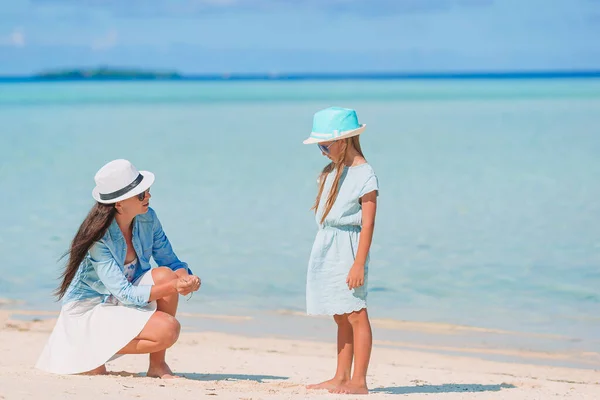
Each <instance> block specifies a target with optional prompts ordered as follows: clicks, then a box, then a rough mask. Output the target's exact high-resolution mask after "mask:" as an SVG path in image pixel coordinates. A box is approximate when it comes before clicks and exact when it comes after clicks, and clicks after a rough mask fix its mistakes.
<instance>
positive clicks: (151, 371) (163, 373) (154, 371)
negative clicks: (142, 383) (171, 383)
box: [146, 362, 179, 379]
mask: <svg viewBox="0 0 600 400" xmlns="http://www.w3.org/2000/svg"><path fill="white" fill-rule="evenodd" d="M146 376H148V377H150V378H160V379H174V378H179V377H178V376H176V375H174V374H173V371H171V368H169V366H168V365H167V363H166V362H163V363H161V364H157V365H151V366H150V368H148V372H147V373H146Z"/></svg>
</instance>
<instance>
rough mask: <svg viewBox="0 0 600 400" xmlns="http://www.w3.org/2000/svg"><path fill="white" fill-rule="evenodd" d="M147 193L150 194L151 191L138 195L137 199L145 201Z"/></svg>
mask: <svg viewBox="0 0 600 400" xmlns="http://www.w3.org/2000/svg"><path fill="white" fill-rule="evenodd" d="M146 193H150V189H148V190H144V191H143V192H142V193H140V194H138V195H137V198H138V200H139V201H144V199H145V198H146Z"/></svg>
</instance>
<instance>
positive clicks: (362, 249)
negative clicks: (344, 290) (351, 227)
mask: <svg viewBox="0 0 600 400" xmlns="http://www.w3.org/2000/svg"><path fill="white" fill-rule="evenodd" d="M360 200H361V203H362V229H361V231H360V237H359V239H358V251H357V252H356V257H355V258H354V265H352V268H351V269H350V272H349V273H348V278H346V283H347V284H348V289H350V290H352V289H354V288H357V287H360V286H362V285H363V284H364V283H365V264H366V262H367V256H368V255H369V249H370V248H371V242H372V240H373V231H374V229H375V214H376V212H377V190H373V191H372V192H369V193H366V194H365V195H364V196H363V197H361V198H360Z"/></svg>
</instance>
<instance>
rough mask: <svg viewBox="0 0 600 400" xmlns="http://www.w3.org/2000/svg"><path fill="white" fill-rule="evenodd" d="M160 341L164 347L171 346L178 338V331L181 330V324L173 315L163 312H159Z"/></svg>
mask: <svg viewBox="0 0 600 400" xmlns="http://www.w3.org/2000/svg"><path fill="white" fill-rule="evenodd" d="M158 315H159V318H160V325H161V326H160V333H159V336H160V341H161V342H163V344H164V345H165V346H166V347H171V346H173V345H174V344H175V342H177V340H178V339H179V333H180V332H181V324H180V323H179V321H177V319H176V318H175V317H173V316H172V315H169V314H167V313H164V312H160V314H158Z"/></svg>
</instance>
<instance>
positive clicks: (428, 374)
mask: <svg viewBox="0 0 600 400" xmlns="http://www.w3.org/2000/svg"><path fill="white" fill-rule="evenodd" d="M25 314H32V312H31V311H15V310H13V311H10V310H3V311H2V310H0V399H3V400H16V399H48V400H54V399H56V400H58V399H71V398H73V399H75V398H86V399H116V398H119V399H138V398H143V399H150V400H152V399H157V400H158V399H166V398H169V399H199V398H213V396H214V398H217V399H304V398H310V399H333V398H345V399H349V398H359V397H362V396H346V395H334V394H329V393H327V392H325V391H308V390H306V389H305V387H304V385H305V384H307V383H313V382H316V381H319V380H324V379H326V378H330V375H332V373H333V371H334V368H335V344H334V342H333V341H330V342H317V341H308V340H298V339H290V338H281V337H260V336H254V337H250V336H242V335H232V334H229V333H223V332H216V331H203V332H197V331H191V329H185V326H184V330H183V333H182V335H181V337H180V340H179V342H178V343H177V344H176V345H175V346H174V347H173V348H172V349H171V350H170V352H169V354H168V361H169V363H170V365H171V367H172V368H173V369H174V370H175V371H176V373H178V374H180V375H182V376H183V377H184V378H181V379H176V380H170V381H167V380H159V379H151V378H146V377H144V372H145V368H146V367H147V356H124V357H121V358H119V359H117V360H115V361H114V362H111V363H109V364H108V368H109V370H110V371H112V374H111V375H109V376H94V377H90V376H58V375H52V374H47V373H44V372H41V371H38V370H36V369H34V368H33V365H34V364H35V361H36V359H37V356H38V355H39V353H40V351H41V349H42V347H43V346H44V343H45V341H46V339H47V337H48V335H49V332H50V331H51V329H52V326H53V324H54V318H55V313H53V312H46V313H43V312H35V314H36V315H43V316H45V317H44V318H36V319H29V320H27V319H24V318H16V317H18V316H19V315H21V316H22V315H25ZM191 317H194V316H191ZM195 317H197V318H203V319H210V318H212V319H219V318H221V317H219V316H211V317H209V316H195ZM222 319H226V320H227V319H231V320H235V317H226V316H224V317H222ZM244 319H246V318H241V320H244ZM378 323H382V322H375V323H374V327H376V326H377V324H378ZM387 323H388V324H390V323H391V322H389V321H388V322H387ZM443 328H444V326H438V327H437V329H443ZM399 329H415V326H414V324H410V323H406V326H405V327H404V328H402V327H400V328H399ZM375 339H376V340H375V344H374V349H373V356H372V361H371V367H370V370H369V377H368V383H369V386H370V389H371V394H370V395H369V397H370V398H390V399H391V398H399V397H403V398H404V397H406V398H410V399H510V400H519V399H555V398H573V399H599V398H600V371H599V370H598V364H597V362H598V355H597V354H596V353H588V354H578V355H571V356H573V357H575V356H577V357H580V361H582V362H584V363H585V362H588V363H589V364H590V368H584V369H577V368H565V367H555V366H547V365H543V364H544V361H545V360H546V361H550V360H557V359H561V357H562V358H564V357H569V356H568V355H565V354H552V353H535V352H527V351H525V352H524V354H522V356H523V357H529V358H535V359H536V362H535V364H533V363H525V362H518V363H517V362H498V361H490V360H485V359H482V357H480V356H479V355H480V354H482V353H485V349H480V348H478V349H476V351H475V350H473V349H472V351H471V353H469V351H468V349H467V351H463V353H464V354H462V355H450V354H448V353H449V352H451V351H452V348H450V347H443V348H437V347H435V346H430V345H424V344H419V343H414V342H413V343H400V342H392V341H381V340H377V336H376V337H375ZM511 351H512V352H516V353H515V355H517V356H519V350H511ZM490 352H491V354H493V353H494V352H495V353H499V352H500V353H502V351H501V350H498V349H496V350H490ZM508 354H509V355H510V351H508ZM123 371H126V372H123ZM362 398H364V397H362Z"/></svg>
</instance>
